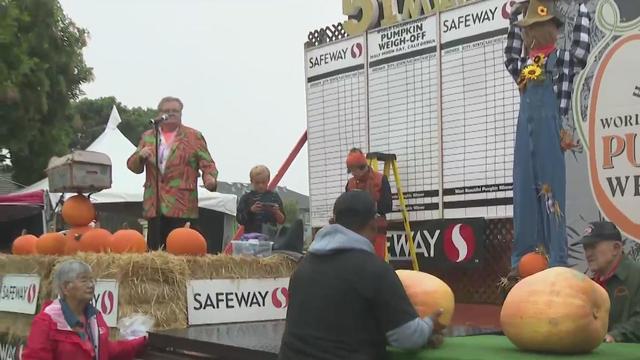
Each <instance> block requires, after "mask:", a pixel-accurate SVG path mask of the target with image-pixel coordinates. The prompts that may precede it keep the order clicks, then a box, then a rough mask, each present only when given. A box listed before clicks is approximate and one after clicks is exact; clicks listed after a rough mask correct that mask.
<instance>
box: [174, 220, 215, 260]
mask: <svg viewBox="0 0 640 360" xmlns="http://www.w3.org/2000/svg"><path fill="white" fill-rule="evenodd" d="M190 226H191V224H189V223H187V224H186V225H185V226H184V227H183V228H177V229H174V230H172V231H171V232H170V233H169V236H167V251H168V252H169V253H171V254H174V255H205V254H206V253H207V241H206V240H205V239H204V237H203V236H202V235H201V234H200V233H199V232H197V231H196V230H193V229H191V228H190Z"/></svg>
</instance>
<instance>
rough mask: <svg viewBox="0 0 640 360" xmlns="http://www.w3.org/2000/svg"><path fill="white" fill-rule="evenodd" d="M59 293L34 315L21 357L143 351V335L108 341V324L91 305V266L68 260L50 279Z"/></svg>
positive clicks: (117, 355) (114, 359) (111, 356)
mask: <svg viewBox="0 0 640 360" xmlns="http://www.w3.org/2000/svg"><path fill="white" fill-rule="evenodd" d="M53 286H54V291H57V292H58V295H59V297H58V298H57V299H55V300H53V301H48V302H47V303H46V304H44V306H43V307H42V311H41V312H40V313H39V314H38V315H37V316H36V317H35V318H34V319H33V323H32V324H31V331H30V333H29V338H28V340H27V344H26V346H25V348H24V351H23V352H22V359H23V360H62V359H65V360H66V359H69V360H70V359H73V360H85V359H86V360H132V359H134V358H135V357H136V355H139V354H140V353H141V352H143V351H144V347H145V344H146V337H141V338H137V339H133V340H124V341H110V340H109V327H108V326H107V324H106V322H105V321H104V318H103V317H102V314H101V313H100V312H99V311H98V310H97V309H96V308H95V307H94V306H93V305H91V300H92V299H93V293H94V290H95V281H94V280H93V278H92V277H91V267H89V265H87V264H85V263H84V262H82V261H78V260H69V261H66V262H64V263H62V264H60V265H59V266H58V270H57V271H56V273H55V275H54V279H53Z"/></svg>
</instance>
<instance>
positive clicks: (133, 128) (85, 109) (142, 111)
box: [70, 96, 157, 149]
mask: <svg viewBox="0 0 640 360" xmlns="http://www.w3.org/2000/svg"><path fill="white" fill-rule="evenodd" d="M114 105H115V106H116V109H118V113H119V114H120V119H122V122H121V123H120V125H119V126H118V128H119V129H120V131H122V133H123V134H124V136H126V137H127V139H129V141H131V142H132V143H133V144H134V145H138V141H140V135H142V133H143V132H144V131H145V130H147V129H149V120H150V119H152V118H153V117H154V116H156V115H157V111H156V110H155V109H151V108H141V107H134V108H128V107H127V106H125V105H122V103H120V102H119V101H117V100H116V98H115V97H113V96H109V97H102V98H98V99H81V100H79V101H77V102H75V103H73V105H72V113H73V131H74V136H73V139H72V140H71V143H70V148H71V149H86V148H87V146H89V145H91V143H92V142H93V141H94V140H95V139H96V138H97V137H98V136H100V134H102V132H103V131H104V129H105V127H106V126H107V120H108V119H109V115H110V114H111V110H112V108H113V106H114Z"/></svg>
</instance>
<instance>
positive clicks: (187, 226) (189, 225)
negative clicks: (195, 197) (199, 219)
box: [184, 221, 191, 229]
mask: <svg viewBox="0 0 640 360" xmlns="http://www.w3.org/2000/svg"><path fill="white" fill-rule="evenodd" d="M184 227H185V228H187V229H191V223H190V222H188V221H187V223H186V224H184Z"/></svg>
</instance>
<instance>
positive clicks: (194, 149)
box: [127, 97, 218, 250]
mask: <svg viewBox="0 0 640 360" xmlns="http://www.w3.org/2000/svg"><path fill="white" fill-rule="evenodd" d="M182 109H183V104H182V101H180V99H178V98H174V97H165V98H163V99H162V100H160V104H158V111H159V116H158V117H157V118H156V119H154V120H153V122H154V123H155V125H156V126H158V127H159V128H158V133H159V135H160V136H159V137H158V139H157V143H156V131H155V129H150V130H147V131H145V132H144V133H143V134H142V138H141V139H140V144H139V145H138V148H137V149H136V151H135V152H134V153H133V155H131V156H130V157H129V160H127V167H128V168H129V170H131V171H132V172H134V173H136V174H141V173H142V172H143V171H144V170H145V169H146V181H145V183H144V197H143V205H142V207H143V217H144V218H145V219H147V220H148V221H149V233H148V241H147V242H148V247H149V249H151V250H157V249H160V248H163V247H164V246H165V243H166V239H167V235H169V233H170V232H171V230H173V229H175V228H178V227H183V226H184V225H185V224H186V223H187V222H190V223H191V224H193V225H195V221H196V219H197V218H198V188H197V180H198V176H199V172H201V173H202V180H203V183H204V187H205V188H206V189H207V190H209V191H215V190H216V187H217V180H216V179H217V177H218V170H217V169H216V164H215V162H214V161H213V159H212V158H211V155H210V154H209V150H208V149H207V143H206V141H205V139H204V137H203V136H202V134H201V133H200V132H199V131H197V130H195V129H192V128H190V127H187V126H184V125H182ZM156 145H157V147H158V154H159V156H158V157H157V158H156V156H155V154H156ZM156 164H157V165H156ZM158 203H160V206H158Z"/></svg>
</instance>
